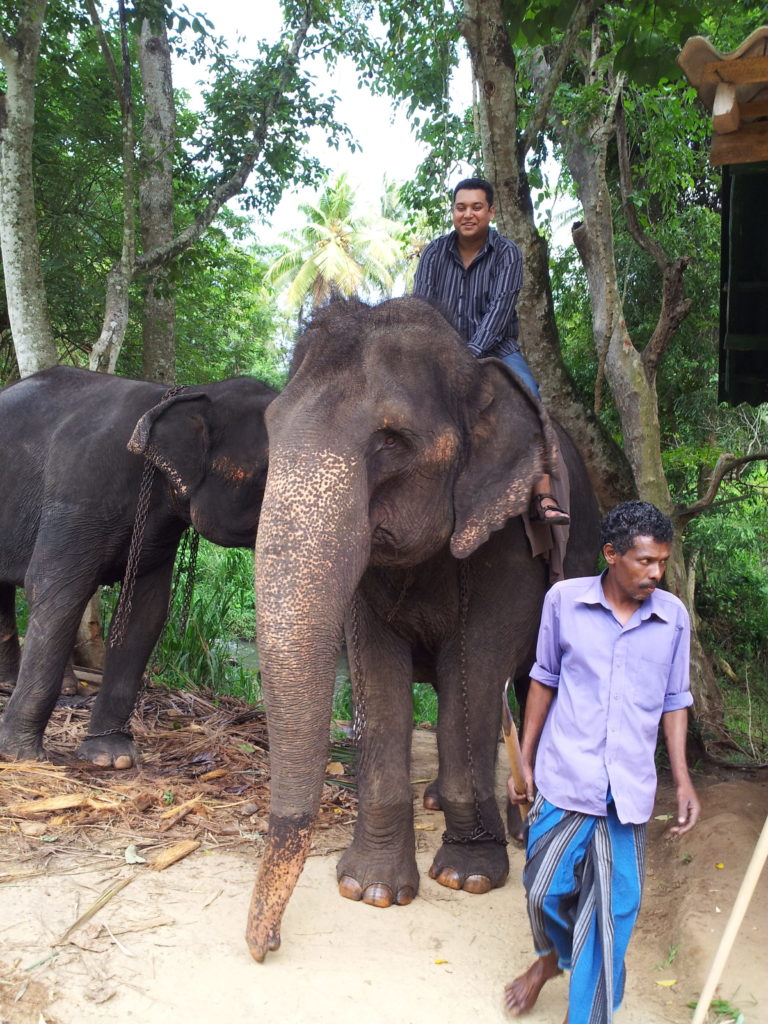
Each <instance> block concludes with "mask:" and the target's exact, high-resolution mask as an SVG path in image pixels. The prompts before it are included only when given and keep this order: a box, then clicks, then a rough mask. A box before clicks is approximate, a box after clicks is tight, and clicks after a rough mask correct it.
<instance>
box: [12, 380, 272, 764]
mask: <svg viewBox="0 0 768 1024" xmlns="http://www.w3.org/2000/svg"><path fill="white" fill-rule="evenodd" d="M164 392H166V388H165V386H164V385H162V384H153V383H147V382H141V381H134V380H126V379H124V378H121V377H114V376H110V375H106V374H101V373H92V372H90V371H88V370H79V369H75V368H73V367H65V366H59V367H55V368H54V369H51V370H45V371H43V372H41V373H37V374H34V375H33V376H31V377H28V378H26V380H23V381H19V382H18V383H15V384H12V385H10V386H9V387H7V388H5V389H4V390H3V391H2V392H0V682H4V683H5V684H6V687H7V686H11V687H13V692H12V695H11V699H10V701H9V702H8V705H7V707H6V709H5V713H4V715H3V717H2V719H0V755H4V756H5V757H9V758H40V757H42V756H43V733H44V730H45V727H46V725H47V723H48V719H49V718H50V715H51V712H52V710H53V707H54V704H55V703H56V698H57V696H58V693H59V687H60V684H61V679H62V672H63V670H64V667H65V663H66V661H67V657H68V654H69V652H70V651H71V650H72V644H73V640H74V637H75V634H76V631H77V627H78V623H79V622H80V618H81V615H82V613H83V609H84V607H85V605H86V603H87V601H88V599H89V597H90V596H91V594H92V593H93V592H94V590H95V589H96V587H97V586H98V585H99V584H109V583H114V582H115V581H117V580H120V579H122V578H123V576H124V575H125V572H126V563H127V561H128V555H129V546H130V542H131V535H132V531H133V526H134V520H135V519H137V505H138V504H139V494H140V490H141V489H142V480H144V491H143V492H142V493H144V494H145V499H144V502H143V503H142V505H143V511H144V512H145V513H146V522H145V524H144V527H143V537H142V541H141V544H140V546H139V547H138V548H135V552H136V556H137V557H136V558H134V559H133V562H134V564H135V576H133V573H131V575H132V576H133V584H132V599H131V603H130V608H128V607H127V606H126V615H125V617H124V618H123V628H122V630H121V632H122V634H123V635H122V639H121V642H120V643H119V644H115V645H114V646H110V647H108V651H107V656H106V663H105V666H104V678H103V683H102V686H101V689H100V692H99V694H98V697H97V698H96V703H95V706H94V710H93V714H92V716H91V721H90V727H89V733H88V736H87V737H86V739H85V740H84V741H83V743H82V744H81V746H80V748H79V750H78V754H79V756H80V757H81V758H83V759H85V760H90V761H94V762H96V763H97V764H101V765H111V766H113V767H116V768H128V767H131V766H132V765H133V764H134V763H135V760H136V755H137V752H136V749H135V747H134V745H133V742H132V739H131V736H130V733H129V731H128V726H127V722H128V719H129V718H130V715H131V712H132V710H133V707H134V704H135V701H136V697H137V694H138V690H139V685H140V681H141V676H142V673H143V671H144V668H145V666H146V663H147V659H148V657H149V655H150V653H151V651H152V648H153V647H154V645H155V642H156V640H157V638H158V636H159V634H160V630H161V629H162V626H163V623H164V621H165V618H166V615H167V611H168V601H169V593H170V582H171V573H172V570H173V562H174V557H175V554H176V550H177V548H178V545H179V541H180V539H181V535H182V533H183V532H184V530H185V529H186V527H187V526H189V525H190V524H192V526H194V527H195V528H196V529H197V530H198V531H199V532H200V533H201V534H202V536H204V537H206V538H207V539H208V540H210V541H213V543H215V544H221V545H223V546H225V547H251V546H252V545H253V543H254V540H255V537H256V526H257V523H258V517H259V511H260V508H261V500H262V497H263V494H264V485H265V480H266V471H267V440H266V430H265V427H264V412H265V409H266V408H267V406H268V404H269V403H270V401H271V400H272V399H273V398H274V395H275V392H274V391H273V390H272V389H271V388H269V387H268V386H267V385H265V384H262V383H261V382H260V381H258V380H255V379H253V378H249V377H238V378H233V379H231V380H225V381H221V382H220V383H216V384H207V385H203V386H196V387H187V388H182V389H175V388H174V389H171V390H170V391H169V392H168V393H166V394H164ZM145 465H148V466H149V467H150V470H149V471H148V472H147V473H145V472H144V467H145ZM153 467H154V470H155V471H154V472H152V473H151V475H150V472H151V470H152V468H153ZM18 586H24V588H25V591H26V596H27V600H28V602H29V621H28V627H27V631H26V638H25V643H24V649H23V654H21V653H20V649H19V640H18V634H17V630H16V616H15V601H16V587H18Z"/></svg>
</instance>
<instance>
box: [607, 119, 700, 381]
mask: <svg viewBox="0 0 768 1024" xmlns="http://www.w3.org/2000/svg"><path fill="white" fill-rule="evenodd" d="M616 148H617V151H618V158H619V185H620V190H621V205H622V209H623V210H624V217H625V219H626V222H627V227H628V228H629V233H630V234H631V235H632V237H633V238H634V240H635V241H636V242H637V244H638V245H639V246H640V248H641V249H644V250H645V251H646V252H647V253H648V254H649V255H650V256H651V258H652V259H653V261H654V263H655V264H656V266H657V267H658V268H659V270H660V271H661V274H662V278H663V282H664V283H663V286H662V300H661V309H660V310H659V319H658V321H657V323H656V327H655V329H654V332H653V334H652V335H651V338H650V341H649V342H648V344H647V345H646V346H645V348H644V349H643V353H642V356H641V359H642V362H643V368H644V370H645V374H646V376H647V378H648V381H649V382H651V381H653V380H654V379H655V377H656V371H657V370H658V367H659V363H660V362H661V360H662V358H663V356H664V353H665V352H666V349H667V345H668V344H669V342H670V339H671V338H672V336H673V335H674V333H675V331H676V330H677V328H678V327H679V326H680V324H681V323H682V322H683V320H685V318H686V317H687V316H688V314H689V312H690V310H691V305H692V300H691V299H687V298H685V296H684V295H683V274H684V273H685V270H686V267H687V266H688V264H689V263H690V257H689V256H680V257H678V258H677V259H675V260H670V259H669V257H668V256H667V254H666V253H665V252H664V250H663V249H662V247H661V245H659V243H658V241H657V240H656V239H655V238H652V237H651V236H650V235H649V234H648V233H647V232H646V231H645V230H644V229H643V227H642V226H641V224H640V221H639V219H638V216H637V210H636V209H635V205H634V203H633V201H632V198H631V197H632V169H631V166H630V158H629V140H628V137H627V123H626V119H625V117H624V107H623V104H622V103H621V102H619V103H618V104H617V106H616Z"/></svg>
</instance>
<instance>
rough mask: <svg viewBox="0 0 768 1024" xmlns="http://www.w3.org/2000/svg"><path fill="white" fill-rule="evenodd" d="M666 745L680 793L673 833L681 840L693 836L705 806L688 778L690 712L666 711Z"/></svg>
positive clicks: (664, 724) (663, 723)
mask: <svg viewBox="0 0 768 1024" xmlns="http://www.w3.org/2000/svg"><path fill="white" fill-rule="evenodd" d="M661 724H662V727H663V729H664V742H665V743H666V745H667V752H668V753H669V765H670V768H671V769H672V780H673V782H674V783H675V789H676V791H677V825H673V827H672V828H671V829H670V830H669V831H670V832H672V833H673V834H674V835H678V836H681V835H683V834H684V833H686V832H689V831H690V830H691V829H692V828H693V826H694V825H695V824H696V822H697V821H698V820H699V814H700V812H701V804H700V803H699V798H698V796H697V795H696V790H695V789H694V788H693V783H692V782H691V777H690V775H689V774H688V763H687V761H686V757H685V741H686V737H687V735H688V708H679V709H678V710H677V711H665V712H664V714H663V715H662V716H661Z"/></svg>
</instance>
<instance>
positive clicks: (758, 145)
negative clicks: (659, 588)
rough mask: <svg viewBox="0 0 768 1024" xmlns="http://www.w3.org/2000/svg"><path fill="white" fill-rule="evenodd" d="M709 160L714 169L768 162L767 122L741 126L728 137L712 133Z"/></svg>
mask: <svg viewBox="0 0 768 1024" xmlns="http://www.w3.org/2000/svg"><path fill="white" fill-rule="evenodd" d="M710 159H711V161H712V163H713V164H714V165H715V167H721V166H722V165H723V164H752V163H756V162H757V161H758V160H768V121H762V122H761V121H758V122H757V123H755V124H742V125H741V127H740V128H739V130H738V131H737V132H730V133H729V134H728V135H719V134H717V133H714V134H713V135H712V149H711V152H710Z"/></svg>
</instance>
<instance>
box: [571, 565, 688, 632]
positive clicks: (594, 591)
mask: <svg viewBox="0 0 768 1024" xmlns="http://www.w3.org/2000/svg"><path fill="white" fill-rule="evenodd" d="M607 572H608V570H607V569H603V571H602V572H601V573H600V575H599V576H595V578H594V579H593V580H592V583H591V584H590V586H589V588H588V589H587V590H586V591H585V592H584V593H583V594H582V595H581V597H579V598H577V601H579V602H580V603H581V604H590V605H602V607H603V608H605V609H606V611H609V612H610V613H611V614H613V608H611V606H610V604H609V603H608V600H607V598H606V596H605V591H604V590H603V579H604V578H605V574H606V573H607ZM637 610H638V611H639V612H640V621H641V622H645V621H646V620H647V619H650V618H651V617H652V616H653V617H655V618H657V619H661V621H662V622H669V615H668V614H667V610H666V608H665V607H664V605H663V604H662V602H661V600H660V599H659V597H658V593H657V591H655V590H654V592H653V593H652V594H651V595H650V596H649V597H647V598H646V599H645V601H643V603H642V604H641V605H640V607H639V608H638V609H637Z"/></svg>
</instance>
